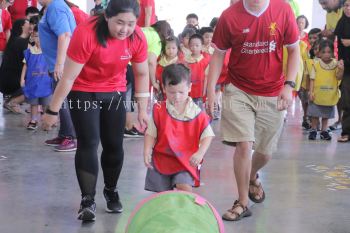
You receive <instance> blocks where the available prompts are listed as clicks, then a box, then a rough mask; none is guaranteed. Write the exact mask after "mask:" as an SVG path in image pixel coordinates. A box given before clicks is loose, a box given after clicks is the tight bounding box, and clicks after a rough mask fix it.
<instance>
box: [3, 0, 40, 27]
mask: <svg viewBox="0 0 350 233" xmlns="http://www.w3.org/2000/svg"><path fill="white" fill-rule="evenodd" d="M7 1H9V2H12V3H13V4H12V5H11V6H10V7H9V8H8V9H9V12H10V13H11V19H12V23H14V22H15V21H16V20H18V19H24V18H26V9H27V8H28V7H31V6H33V7H37V5H38V1H37V0H7Z"/></svg>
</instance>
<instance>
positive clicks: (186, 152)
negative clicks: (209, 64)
mask: <svg viewBox="0 0 350 233" xmlns="http://www.w3.org/2000/svg"><path fill="white" fill-rule="evenodd" d="M162 79H163V84H164V90H165V93H166V96H167V100H166V101H165V102H161V103H157V104H155V105H154V106H153V114H152V117H151V119H150V121H149V123H148V128H147V131H146V134H145V144H144V161H145V165H146V167H147V168H148V170H147V175H146V182H145V189H146V190H149V191H153V192H163V191H167V190H172V189H174V188H176V189H178V190H183V191H188V192H192V186H193V185H194V184H195V183H196V184H199V169H198V166H199V165H200V164H201V162H202V160H203V156H204V154H205V153H206V151H207V150H208V148H209V145H210V143H211V140H212V138H213V137H214V133H213V130H212V128H211V127H210V124H209V117H208V115H207V114H206V113H205V112H204V111H201V109H200V108H199V107H198V106H197V105H196V104H194V103H193V101H192V99H191V97H189V96H188V93H189V92H190V91H191V79H190V70H189V69H188V68H187V67H186V66H185V65H183V64H171V65H169V66H167V67H165V68H164V71H163V74H162Z"/></svg>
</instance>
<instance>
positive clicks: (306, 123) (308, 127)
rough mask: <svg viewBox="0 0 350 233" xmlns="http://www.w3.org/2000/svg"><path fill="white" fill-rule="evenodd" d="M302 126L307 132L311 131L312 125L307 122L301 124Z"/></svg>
mask: <svg viewBox="0 0 350 233" xmlns="http://www.w3.org/2000/svg"><path fill="white" fill-rule="evenodd" d="M301 126H302V127H303V128H304V129H305V130H309V129H311V125H310V123H309V122H307V121H303V123H302V124H301Z"/></svg>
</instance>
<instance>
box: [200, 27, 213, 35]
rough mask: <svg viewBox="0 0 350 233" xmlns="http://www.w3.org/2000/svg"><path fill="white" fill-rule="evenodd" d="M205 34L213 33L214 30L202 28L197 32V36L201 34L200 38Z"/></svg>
mask: <svg viewBox="0 0 350 233" xmlns="http://www.w3.org/2000/svg"><path fill="white" fill-rule="evenodd" d="M205 33H214V29H213V28H212V27H202V28H201V29H200V30H199V34H201V35H202V36H204V34H205Z"/></svg>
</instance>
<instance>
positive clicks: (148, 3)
mask: <svg viewBox="0 0 350 233" xmlns="http://www.w3.org/2000/svg"><path fill="white" fill-rule="evenodd" d="M139 3H140V16H139V18H138V19H137V25H139V26H140V27H145V15H146V14H145V8H146V7H152V15H151V25H152V24H154V23H155V22H156V21H157V19H156V9H155V4H154V0H139Z"/></svg>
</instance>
